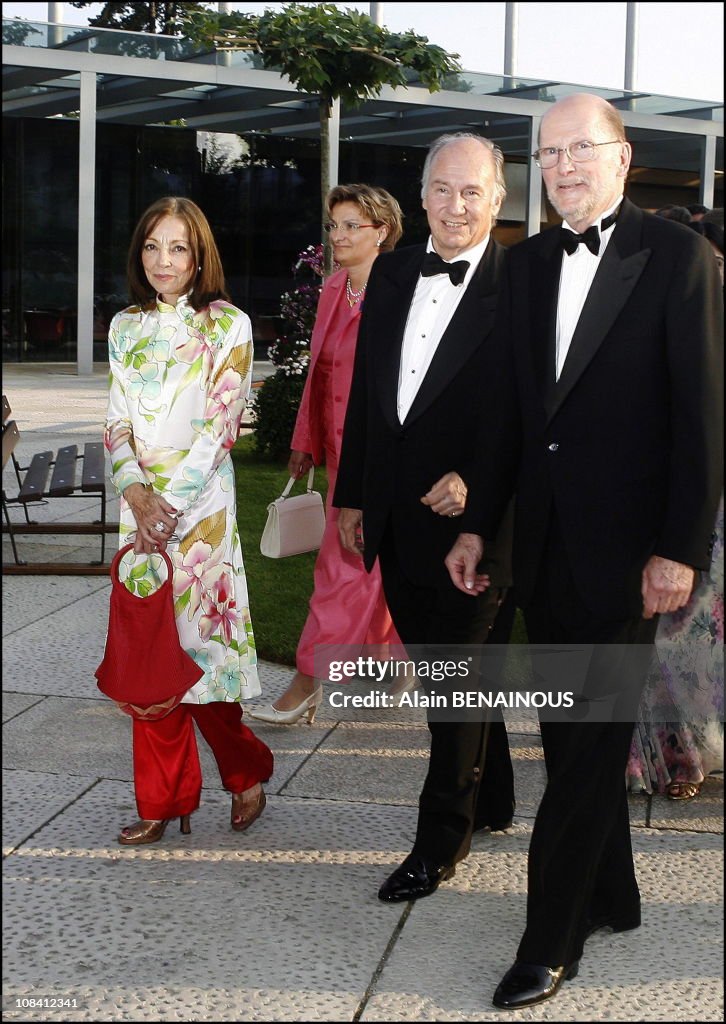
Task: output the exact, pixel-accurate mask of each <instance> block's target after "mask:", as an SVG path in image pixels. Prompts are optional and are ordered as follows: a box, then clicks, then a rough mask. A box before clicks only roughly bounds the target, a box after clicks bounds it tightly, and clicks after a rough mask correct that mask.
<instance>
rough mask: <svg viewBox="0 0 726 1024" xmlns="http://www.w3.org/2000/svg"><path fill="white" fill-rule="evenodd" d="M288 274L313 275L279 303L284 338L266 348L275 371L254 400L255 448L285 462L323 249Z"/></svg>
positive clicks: (307, 254)
mask: <svg viewBox="0 0 726 1024" xmlns="http://www.w3.org/2000/svg"><path fill="white" fill-rule="evenodd" d="M292 270H293V274H294V275H295V276H296V277H297V275H298V274H300V273H301V272H305V273H307V274H308V275H310V274H312V275H313V283H310V282H307V281H303V282H301V283H300V284H299V285H298V286H297V287H296V288H294V289H293V291H291V292H285V293H284V294H283V295H282V296H281V297H280V313H281V314H282V317H283V319H284V321H285V333H284V334H283V335H282V336H281V337H280V338H277V340H276V341H275V344H274V345H271V346H270V349H269V356H270V359H271V361H272V363H273V364H274V365H275V366H276V367H277V369H276V370H275V372H274V373H273V374H272V376H270V377H268V378H267V379H266V380H265V382H264V384H263V385H262V387H260V388H258V389H257V391H256V392H255V395H254V403H253V411H254V415H255V447H256V449H257V451H258V452H259V453H260V454H262V455H271V456H273V457H274V458H280V457H283V456H286V455H287V454H288V452H289V451H290V439H291V438H292V432H293V429H294V427H295V418H296V416H297V410H298V408H299V405H300V400H301V398H302V393H303V389H304V387H305V380H306V378H307V374H308V366H309V363H310V338H311V336H312V333H313V325H314V323H315V313H316V311H317V307H318V298H319V296H320V288H321V285H320V283H319V281H317V280H315V276H317V278H322V276H323V247H322V245H318V246H313V245H309V246H308V247H307V249H303V251H302V252H301V253H300V255H299V256H298V258H297V260H296V261H295V263H294V265H293V268H292Z"/></svg>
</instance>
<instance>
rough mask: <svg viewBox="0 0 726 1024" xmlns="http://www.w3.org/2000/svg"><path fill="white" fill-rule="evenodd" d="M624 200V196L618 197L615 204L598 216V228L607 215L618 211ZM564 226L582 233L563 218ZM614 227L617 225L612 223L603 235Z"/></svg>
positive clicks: (574, 232)
mask: <svg viewBox="0 0 726 1024" xmlns="http://www.w3.org/2000/svg"><path fill="white" fill-rule="evenodd" d="M622 201H623V197H622V196H618V198H617V199H616V200H615V202H614V203H613V205H612V206H610V207H608V209H607V210H603V212H602V213H601V214H600V216H599V217H598V218H597V220H596V221H595V222H594V223H595V224H596V226H597V228H598V229H599V228H600V225H601V224H602V222H603V221H604V220H605V218H606V217H609V216H610V214H611V213H615V211H616V210H617V208H618V207H619V206H620V204H621V203H622ZM562 227H563V228H566V229H567V230H568V231H572V232H573V234H575V235H578V234H580V232H579V231H575V229H574V228H573V227H570V225H569V224H568V223H567V221H566V220H563V221H562ZM614 227H615V224H611V225H610V227H609V228H607V229H606V230H605V231H604V232H603V235H607V234H608V231H612V229H613V228H614ZM609 237H610V236H609V235H608V238H609Z"/></svg>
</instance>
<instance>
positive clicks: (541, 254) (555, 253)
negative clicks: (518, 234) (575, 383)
mask: <svg viewBox="0 0 726 1024" xmlns="http://www.w3.org/2000/svg"><path fill="white" fill-rule="evenodd" d="M561 270H562V247H561V246H560V244H559V229H554V230H552V231H547V232H545V234H544V235H543V237H542V246H541V248H540V249H539V251H537V252H533V253H532V257H531V269H530V275H531V276H530V293H531V295H532V302H531V308H530V313H529V315H530V317H531V320H532V328H531V333H530V337H531V342H532V359H533V362H534V369H535V375H536V379H537V381H538V383H539V386H540V389H541V391H542V394H543V395H544V397H545V403H547V399H548V397H549V394H550V392H551V391H552V389H553V388H554V386H555V371H556V355H555V353H556V347H557V345H556V337H557V296H558V293H559V289H560V273H561ZM515 300H516V297H515Z"/></svg>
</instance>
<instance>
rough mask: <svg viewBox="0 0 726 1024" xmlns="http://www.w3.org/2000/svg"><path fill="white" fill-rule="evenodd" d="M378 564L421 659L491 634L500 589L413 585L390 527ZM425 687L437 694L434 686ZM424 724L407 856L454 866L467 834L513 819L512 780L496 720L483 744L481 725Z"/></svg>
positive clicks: (404, 633) (406, 638) (399, 625)
mask: <svg viewBox="0 0 726 1024" xmlns="http://www.w3.org/2000/svg"><path fill="white" fill-rule="evenodd" d="M424 557H426V556H425V555H424ZM379 562H380V566H381V576H382V579H383V590H384V592H385V595H386V601H387V603H388V608H389V611H390V612H391V617H392V619H393V623H394V625H395V627H396V629H397V631H398V634H399V636H400V637H401V640H402V641H403V643H404V645H412V644H416V645H418V644H421V645H424V644H425V645H427V648H428V650H427V655H426V657H427V659H428V658H431V657H435V656H436V654H435V648H436V647H437V646H447V647H448V646H449V645H454V644H479V643H484V642H485V641H486V640H487V638H488V637H489V636H490V635H491V633H492V632H493V630H492V626H493V624H494V622H495V619H496V617H497V612H498V611H499V607H500V604H501V603H502V599H503V597H504V595H505V591H504V590H501V589H498V588H491V589H490V590H488V591H485V593H484V594H482V595H480V596H479V597H476V598H474V597H468V596H467V595H466V594H462V593H461V592H460V591H458V590H457V589H456V588H455V587H454V586H453V584H452V583H450V582H449V581H448V579H445V578H444V577H443V576H442V578H441V583H440V584H438V585H432V586H422V585H421V584H417V583H413V582H412V581H411V580H410V579H408V578H407V576H406V574H405V572H404V571H403V569H402V567H401V565H400V564H399V562H398V559H397V557H396V552H395V547H394V544H393V542H392V538H391V531H390V529H389V530H388V531H387V532H386V535H385V536H384V540H383V544H382V545H381V549H380V551H379ZM507 625H508V628H505V629H504V632H506V636H504V635H501V634H502V631H498V635H497V637H496V640H497V642H499V643H506V642H507V641H508V640H509V632H510V630H511V617H509V619H508V622H507ZM494 628H495V629H496V626H495V627H494ZM448 657H451V653H450V652H448ZM423 682H424V684H425V683H426V681H425V680H424V681H423ZM432 687H433V689H437V690H438V687H437V684H432ZM428 726H429V732H430V733H431V754H430V757H429V767H428V773H427V775H426V780H425V782H424V786H423V790H422V792H421V796H420V798H419V815H418V826H417V829H416V840H415V842H414V846H413V852H414V853H417V854H420V855H421V856H423V857H425V858H426V859H428V860H431V861H434V862H436V863H437V864H454V863H456V862H457V861H459V860H463V858H464V857H466V855H467V854H468V852H469V846H470V843H471V835H472V831H473V830H475V829H477V828H483V827H484V826H485V825H491V824H495V825H496V824H500V823H503V822H507V821H509V820H510V819H511V817H512V813H513V811H514V777H513V773H512V762H511V758H510V754H509V742H508V740H507V731H506V727H505V725H504V721H503V720H502V719H501V717H499V720H497V721H492V722H491V724H490V727H489V735H488V739H487V742H486V744H485V743H484V735H485V731H484V722H483V721H474V722H466V721H460V722H439V721H433V720H431V717H430V718H429V723H428Z"/></svg>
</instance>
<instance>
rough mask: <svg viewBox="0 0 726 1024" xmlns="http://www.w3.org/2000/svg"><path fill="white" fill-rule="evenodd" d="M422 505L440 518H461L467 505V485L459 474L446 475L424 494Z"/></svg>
mask: <svg viewBox="0 0 726 1024" xmlns="http://www.w3.org/2000/svg"><path fill="white" fill-rule="evenodd" d="M421 502H422V504H424V505H429V506H430V508H431V511H432V512H436V514H437V515H440V516H460V515H461V513H462V512H463V511H464V506H465V505H466V484H465V483H464V481H463V480H462V479H461V477H460V476H459V474H458V473H454V472H451V473H446V474H445V475H444V476H442V477H441V479H440V480H437V481H436V483H435V484H434V485H433V487H432V488H431V489H430V490H429V491H428V492H427V493H426V494H424V496H423V498H422V499H421Z"/></svg>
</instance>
